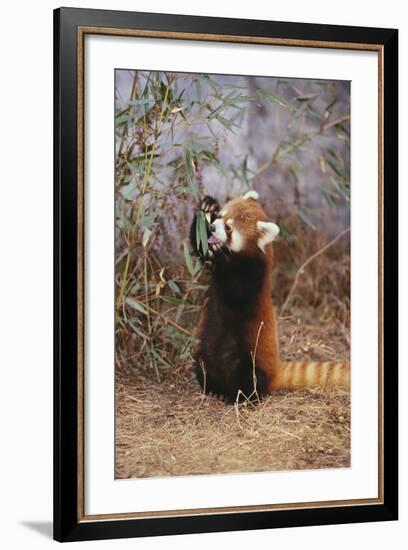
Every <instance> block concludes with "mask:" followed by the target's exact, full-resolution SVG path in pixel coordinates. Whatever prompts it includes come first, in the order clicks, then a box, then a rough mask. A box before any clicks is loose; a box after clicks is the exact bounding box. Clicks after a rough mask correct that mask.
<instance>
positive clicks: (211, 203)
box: [200, 195, 220, 216]
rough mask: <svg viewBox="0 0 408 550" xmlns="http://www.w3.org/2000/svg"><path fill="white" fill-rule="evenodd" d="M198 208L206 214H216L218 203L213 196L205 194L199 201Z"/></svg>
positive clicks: (218, 207)
mask: <svg viewBox="0 0 408 550" xmlns="http://www.w3.org/2000/svg"><path fill="white" fill-rule="evenodd" d="M200 210H202V211H203V212H205V213H206V214H214V215H215V216H216V215H217V214H218V213H219V211H220V204H219V202H218V201H217V199H214V197H211V196H210V195H205V197H204V198H203V199H202V201H201V203H200Z"/></svg>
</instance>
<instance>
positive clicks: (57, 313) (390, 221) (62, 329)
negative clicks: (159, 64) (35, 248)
mask: <svg viewBox="0 0 408 550" xmlns="http://www.w3.org/2000/svg"><path fill="white" fill-rule="evenodd" d="M91 35H99V36H100V35H103V36H115V37H117V38H121V37H122V38H123V40H129V39H132V37H137V39H138V40H143V39H155V40H162V39H166V40H171V41H183V43H185V45H186V47H187V48H188V47H189V45H190V44H194V43H195V42H208V43H214V42H215V43H217V44H218V45H219V47H220V48H221V47H222V45H223V44H251V45H253V46H254V47H256V46H257V45H258V46H262V47H265V46H267V47H270V48H274V47H289V48H311V49H313V50H317V51H319V50H320V49H330V50H341V51H343V50H344V51H351V52H354V51H355V52H362V51H363V52H375V55H376V56H377V58H378V90H377V92H378V136H377V138H378V139H377V142H378V234H377V238H378V281H379V285H378V286H379V288H378V296H373V300H374V301H375V302H376V301H377V300H378V312H379V313H378V315H379V316H378V342H379V349H378V378H377V379H378V401H377V403H378V494H377V496H376V497H375V498H372V497H370V498H359V499H352V498H351V499H348V500H347V499H342V500H327V501H302V502H290V503H280V504H279V503H274V504H270V505H269V504H263V505H254V506H250V505H246V504H245V502H242V503H241V505H238V506H226V507H221V508H219V507H202V508H199V507H197V508H196V509H194V510H192V509H173V510H161V511H160V510H153V511H152V510H149V511H146V512H136V513H127V512H125V513H123V512H119V511H118V512H117V513H115V512H113V513H112V512H110V513H107V514H88V513H86V508H85V500H86V496H85V495H86V484H87V479H86V476H85V475H84V454H85V452H86V450H85V449H86V439H87V438H89V437H90V432H89V431H88V430H90V429H91V428H90V427H89V425H88V424H86V422H85V419H84V410H85V400H86V391H85V388H84V383H85V382H84V380H85V377H86V361H87V357H86V355H85V350H84V341H85V339H84V327H85V323H84V314H85V315H86V307H87V300H86V284H85V278H84V265H85V258H86V254H87V247H86V245H85V233H86V232H87V231H88V229H89V220H87V219H86V209H85V201H86V198H84V197H85V195H84V188H85V187H86V183H85V181H86V172H85V164H86V162H87V156H86V155H87V152H86V148H85V147H84V143H85V132H86V128H85V123H84V108H85V101H84V97H85V95H86V93H87V92H86V90H85V89H84V71H85V68H84V62H85V48H84V44H85V38H86V37H87V36H91ZM397 156H398V31H397V30H395V29H380V28H368V27H367V28H366V27H345V26H335V25H314V24H303V23H288V22H275V21H255V20H239V19H223V18H212V17H196V16H184V15H183V16H180V15H169V14H150V13H136V12H135V13H134V12H121V11H105V10H88V9H76V8H60V9H57V10H55V12H54V326H55V328H54V538H55V539H56V540H58V541H60V542H62V541H75V540H93V539H104V538H123V537H141V536H158V535H168V534H182V533H202V532H217V531H232V530H248V529H267V528H277V527H289V526H306V525H319V524H321V525H323V524H340V523H353V522H370V521H389V520H396V519H397V518H398V413H397V395H398V372H397V365H398V360H397V348H398V313H397V312H398V296H397V273H398V269H397V267H398V265H397V247H398V234H397V227H398V209H397V204H398V203H397V201H398V190H397V184H398V181H397V177H398V174H397V161H398V158H397ZM361 216H362V220H363V221H362V223H364V212H362V213H361ZM368 276H369V275H368ZM102 311H104V310H103V307H102ZM104 313H105V312H104ZM112 383H113V377H112ZM369 391H370V390H369V388H367V392H369ZM112 445H113V434H112Z"/></svg>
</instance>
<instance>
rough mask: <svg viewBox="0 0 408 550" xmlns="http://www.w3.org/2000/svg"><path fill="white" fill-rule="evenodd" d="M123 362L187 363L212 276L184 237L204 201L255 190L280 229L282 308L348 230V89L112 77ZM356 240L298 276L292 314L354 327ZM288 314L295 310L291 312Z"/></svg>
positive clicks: (336, 84)
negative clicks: (352, 298) (353, 255)
mask: <svg viewBox="0 0 408 550" xmlns="http://www.w3.org/2000/svg"><path fill="white" fill-rule="evenodd" d="M115 79H116V87H115V137H116V139H115V144H116V158H115V191H116V193H115V197H116V204H115V217H116V219H115V223H116V225H115V227H116V231H115V239H116V242H115V246H116V253H115V262H116V270H115V292H116V362H117V365H118V366H120V367H129V366H130V367H132V366H137V367H138V368H145V369H151V372H152V373H155V376H156V378H157V379H158V380H159V381H160V379H161V376H162V375H163V373H164V372H167V371H169V369H170V370H174V369H177V368H185V366H186V365H189V364H190V363H191V354H192V350H193V347H194V338H195V327H196V326H197V322H198V317H199V310H200V305H201V304H202V301H203V299H204V292H205V289H206V274H205V273H204V272H203V270H202V269H201V266H200V263H199V261H198V260H197V258H195V257H193V256H192V255H191V253H190V250H189V246H188V234H189V226H190V223H191V219H192V216H193V213H194V209H195V208H196V207H197V204H198V201H199V198H200V197H201V196H202V195H204V194H206V193H209V194H211V195H214V196H216V197H217V198H218V199H219V200H220V202H221V203H223V202H225V201H226V200H228V199H229V198H232V197H235V196H238V195H241V194H243V193H245V192H246V191H248V190H249V189H255V190H257V191H258V193H259V195H260V200H261V202H262V204H263V206H264V207H265V210H266V212H267V213H268V215H269V217H270V219H271V220H273V221H275V222H277V223H278V224H279V226H280V228H281V237H280V239H279V240H278V241H277V242H276V245H275V264H276V268H275V273H274V302H275V303H276V305H277V308H278V312H279V306H281V305H282V304H283V303H284V302H285V298H287V296H288V294H289V293H290V290H291V288H292V286H293V282H294V278H295V275H296V273H297V270H298V268H299V267H300V266H301V265H302V263H303V262H305V261H306V260H307V259H308V258H310V257H311V256H312V255H313V254H314V253H316V251H318V250H319V249H321V248H322V247H323V246H324V245H325V244H326V243H327V242H329V241H330V240H331V239H333V237H335V236H336V235H337V234H339V233H340V232H341V231H342V230H344V229H345V228H347V227H348V226H349V223H350V221H349V215H350V208H349V203H350V86H349V83H348V82H343V81H320V80H301V79H284V78H272V77H268V78H266V77H252V76H251V77H244V76H224V75H206V74H184V73H183V74H181V73H177V74H176V73H164V72H147V71H127V70H117V71H116V74H115ZM349 275H350V251H349V238H348V236H347V238H344V239H341V240H339V242H336V245H335V246H333V247H331V248H330V249H328V250H327V252H325V253H324V254H322V255H319V256H318V257H317V258H316V260H314V261H313V262H310V265H308V267H307V273H305V274H304V276H302V277H301V278H300V281H299V284H297V287H296V291H295V292H293V296H291V302H290V304H286V305H285V315H292V316H296V317H298V318H299V319H306V318H308V317H309V318H310V316H313V317H314V320H315V321H321V322H328V321H333V322H335V323H339V325H340V326H341V329H342V330H346V331H347V330H348V326H349V284H350V281H349ZM286 306H287V307H286Z"/></svg>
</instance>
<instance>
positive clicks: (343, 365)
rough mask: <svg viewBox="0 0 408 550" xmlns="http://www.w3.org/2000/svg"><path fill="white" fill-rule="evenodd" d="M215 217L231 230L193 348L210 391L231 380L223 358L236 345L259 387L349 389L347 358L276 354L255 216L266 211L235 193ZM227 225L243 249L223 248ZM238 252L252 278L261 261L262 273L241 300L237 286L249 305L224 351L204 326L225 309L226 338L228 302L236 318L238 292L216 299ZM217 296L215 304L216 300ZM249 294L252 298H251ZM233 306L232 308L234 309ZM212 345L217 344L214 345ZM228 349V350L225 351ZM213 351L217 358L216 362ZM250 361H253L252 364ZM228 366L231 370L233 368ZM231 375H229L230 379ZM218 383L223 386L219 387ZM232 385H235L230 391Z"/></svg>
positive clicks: (269, 261)
mask: <svg viewBox="0 0 408 550" xmlns="http://www.w3.org/2000/svg"><path fill="white" fill-rule="evenodd" d="M218 218H220V219H222V220H223V223H225V224H227V221H228V222H230V221H232V222H233V229H231V231H230V232H226V241H225V243H224V245H225V248H226V252H227V257H226V259H224V260H223V262H224V263H223V264H222V269H219V273H218V274H217V270H216V269H215V270H214V272H213V281H212V284H210V289H209V295H208V296H207V299H206V302H205V303H204V305H203V309H202V316H201V321H200V325H199V330H198V336H199V339H200V344H199V349H198V353H197V357H198V359H199V360H200V361H201V363H202V364H201V368H204V369H205V368H206V363H207V365H208V367H209V368H210V371H209V374H210V376H212V377H213V379H214V388H215V389H214V391H215V393H218V388H220V391H219V393H221V394H225V393H228V391H227V392H226V391H225V386H226V385H227V384H232V383H235V378H234V374H232V375H230V373H229V371H228V369H229V368H230V366H229V364H228V360H230V361H232V358H233V359H234V361H236V354H237V350H239V349H241V348H242V350H243V353H244V354H246V353H248V352H249V354H248V355H250V358H251V361H249V360H248V359H247V360H246V365H247V366H246V367H245V368H246V369H250V368H252V370H254V369H256V373H257V378H262V389H263V392H264V393H271V392H273V391H275V390H278V389H297V388H302V387H312V386H317V387H321V388H325V387H329V386H334V387H338V388H343V389H345V390H349V388H350V365H349V363H348V362H339V363H334V362H311V361H306V360H300V361H292V362H283V361H281V359H280V355H279V343H278V330H277V319H276V316H275V311H274V306H273V302H272V269H273V251H272V243H271V242H267V244H266V245H265V246H261V247H260V246H259V242H260V239H262V237H263V233H262V231H261V230H260V229H259V227H258V224H257V222H259V221H261V222H266V221H267V216H266V214H265V212H264V211H263V209H262V208H261V206H260V204H259V203H258V202H257V201H256V200H254V199H253V198H250V199H245V198H239V199H235V200H233V201H230V202H229V203H227V204H226V205H225V206H224V208H223V209H222V210H221V212H220V213H219V214H218ZM232 231H236V232H238V233H239V242H242V250H238V251H235V252H232V253H231V252H230V251H228V250H227V249H228V247H230V246H231V239H232ZM228 254H232V257H233V260H231V259H228V258H229V256H228ZM240 254H241V257H242V261H243V262H244V261H245V262H247V263H248V264H249V265H251V262H253V265H254V279H256V277H257V273H259V272H260V268H259V266H260V265H261V266H262V274H261V275H259V285H258V287H259V288H258V287H257V288H256V292H254V293H253V296H252V294H251V295H250V296H249V295H248V299H247V301H245V298H246V294H245V286H243V287H242V292H243V300H242V307H243V308H245V311H248V314H247V315H246V316H245V318H243V319H242V321H241V322H240V324H239V323H238V321H237V323H238V324H237V328H236V329H231V330H237V332H239V334H237V335H236V339H237V343H236V346H235V347H234V346H233V344H232V343H228V346H229V347H228V348H227V351H226V352H225V354H224V355H225V357H224V356H223V345H222V344H223V342H222V337H221V338H219V339H214V338H213V339H211V338H209V335H208V331H211V325H213V326H214V325H215V319H214V316H215V315H217V314H218V315H221V316H222V315H224V317H226V318H225V319H223V320H222V322H223V323H224V327H225V331H226V338H230V336H228V334H227V333H228V329H229V324H231V323H232V324H233V323H234V315H232V316H231V317H230V318H228V315H229V313H228V312H229V310H228V307H230V308H231V311H235V316H236V317H237V318H239V315H240V311H239V305H240V304H239V295H238V300H237V303H236V304H234V303H232V305H228V304H227V306H225V307H224V304H222V303H220V302H222V301H223V292H225V290H222V291H221V290H220V288H222V289H225V288H226V289H227V291H229V289H228V283H229V280H227V283H225V282H224V280H223V278H226V277H228V265H229V264H228V261H229V262H232V261H234V262H235V263H236V265H237V266H239V265H240V263H239V262H240ZM213 261H215V262H216V261H217V258H216V257H215V260H214V259H213ZM215 265H217V264H215ZM235 269H236V267H235ZM247 272H248V273H249V275H251V273H250V270H248V269H247V270H246V271H245V270H244V273H245V274H246V273H247ZM217 277H218V279H217ZM249 278H250V277H249ZM220 280H221V283H222V284H221V283H220ZM244 282H245V281H244ZM230 284H231V285H233V284H234V281H231V283H230ZM248 284H252V281H248ZM217 300H218V304H217V303H215V302H217ZM251 300H252V301H253V303H250V301H251ZM247 302H248V303H247ZM214 303H215V305H214ZM234 307H235V308H236V309H235V310H234ZM217 322H218V321H217ZM221 329H222V327H221ZM231 330H230V332H231ZM241 331H242V334H241ZM240 334H241V337H243V339H244V344H245V345H243V344H242V345H241V343H240V342H239V338H240ZM226 345H227V344H226ZM214 347H217V348H218V349H213V348H214ZM231 349H232V351H230V350H231ZM245 350H246V351H245ZM228 354H229V355H228ZM217 357H218V362H219V365H218V367H217ZM223 361H224V364H223ZM250 363H252V367H251V364H250ZM217 368H218V369H219V375H220V379H219V380H217ZM234 368H235V367H234ZM223 369H224V371H226V372H227V375H228V376H227V375H224V374H223V375H222V376H221V373H223ZM231 369H232V367H231ZM237 369H241V370H242V367H241V364H240V366H239V367H237ZM241 370H237V371H236V372H237V373H238V372H239V376H241V377H242V372H241ZM232 372H233V373H235V371H233V370H232ZM230 379H231V380H232V381H231V382H230ZM199 380H200V376H199ZM200 382H202V380H200ZM223 387H224V391H222V390H223ZM228 389H229V388H227V390H228ZM235 389H236V388H235V386H234V391H235ZM230 400H231V399H230Z"/></svg>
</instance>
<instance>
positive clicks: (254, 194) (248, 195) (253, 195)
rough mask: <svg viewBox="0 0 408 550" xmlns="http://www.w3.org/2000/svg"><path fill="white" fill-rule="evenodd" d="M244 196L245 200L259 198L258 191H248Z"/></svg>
mask: <svg viewBox="0 0 408 550" xmlns="http://www.w3.org/2000/svg"><path fill="white" fill-rule="evenodd" d="M242 198H243V199H245V200H247V199H254V200H256V201H257V200H258V199H259V195H258V193H257V192H256V191H248V192H247V193H245V195H244V196H243V197H242Z"/></svg>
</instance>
